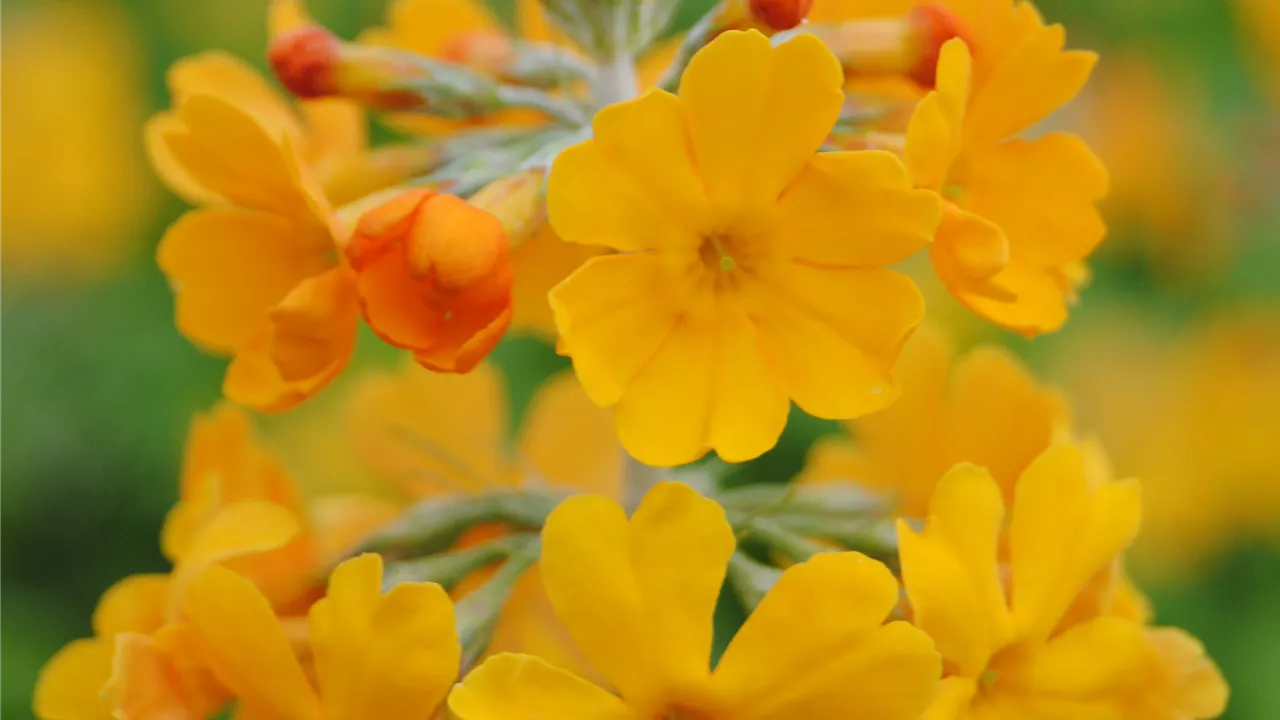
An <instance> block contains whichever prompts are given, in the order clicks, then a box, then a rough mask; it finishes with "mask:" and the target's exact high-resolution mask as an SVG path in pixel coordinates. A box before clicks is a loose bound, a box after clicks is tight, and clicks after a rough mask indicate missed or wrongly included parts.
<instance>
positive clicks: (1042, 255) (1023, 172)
mask: <svg viewBox="0 0 1280 720" xmlns="http://www.w3.org/2000/svg"><path fill="white" fill-rule="evenodd" d="M1107 184H1108V176H1107V169H1106V168H1105V167H1104V166H1103V165H1102V162H1101V161H1100V160H1099V159H1098V158H1097V156H1096V155H1094V154H1093V152H1092V151H1091V150H1090V149H1089V147H1088V146H1087V145H1086V144H1085V143H1084V141H1083V140H1081V139H1080V138H1078V137H1076V136H1074V135H1069V134H1067V133H1049V134H1048V135H1044V136H1042V137H1039V138H1036V139H1035V140H1013V141H1010V142H1007V143H1002V144H1000V145H998V146H996V147H994V148H991V149H989V150H984V151H983V152H982V154H981V155H980V156H979V157H977V158H975V160H974V164H973V171H972V173H971V174H970V175H969V176H968V177H967V178H966V179H965V183H964V196H963V200H962V203H963V205H964V207H965V208H966V209H967V210H969V211H971V212H974V213H976V214H978V215H980V216H982V217H984V218H986V219H987V220H990V221H991V222H993V223H995V224H996V225H998V226H999V227H1000V230H1001V231H1003V232H1004V234H1005V235H1006V236H1008V238H1009V245H1010V250H1009V252H1010V256H1011V257H1012V259H1013V260H1014V261H1015V262H1019V263H1027V264H1031V265H1035V266H1051V267H1054V266H1063V265H1068V264H1070V263H1073V262H1076V261H1079V260H1082V259H1084V258H1085V257H1087V256H1088V255H1089V253H1090V252H1092V251H1093V249H1094V248H1095V247H1096V246H1097V245H1098V243H1100V242H1102V238H1103V236H1104V235H1106V232H1107V228H1106V224H1105V223H1104V222H1103V220H1102V215H1101V214H1100V213H1099V212H1098V209H1097V208H1096V207H1095V206H1094V203H1096V202H1098V201H1099V200H1101V199H1102V198H1103V196H1105V195H1106V194H1107Z"/></svg>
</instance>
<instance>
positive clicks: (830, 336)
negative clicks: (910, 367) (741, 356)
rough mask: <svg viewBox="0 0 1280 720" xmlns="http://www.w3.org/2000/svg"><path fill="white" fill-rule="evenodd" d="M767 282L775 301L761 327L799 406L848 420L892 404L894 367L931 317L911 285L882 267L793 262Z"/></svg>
mask: <svg viewBox="0 0 1280 720" xmlns="http://www.w3.org/2000/svg"><path fill="white" fill-rule="evenodd" d="M763 280H764V282H765V283H766V285H767V288H768V289H767V290H764V291H762V292H767V293H768V295H767V297H769V298H770V300H769V301H768V302H767V303H761V305H760V307H759V308H758V311H757V312H758V314H759V315H758V317H757V318H756V322H757V327H759V328H760V331H761V333H762V334H763V336H764V338H765V340H766V342H767V343H768V345H769V348H770V350H771V351H772V352H773V353H774V355H775V357H776V358H777V359H778V362H779V363H780V365H781V366H782V367H783V369H784V372H785V377H786V382H787V391H788V394H789V395H790V396H791V399H792V400H794V401H795V402H796V404H797V405H799V406H800V407H801V408H802V409H803V410H804V411H805V412H808V413H809V414H811V415H816V416H818V417H822V418H831V419H845V418H853V417H858V416H860V415H865V414H867V413H870V412H874V411H876V410H879V409H882V408H884V407H885V406H887V405H888V404H889V403H891V402H892V401H893V399H894V397H895V395H896V393H897V388H896V385H895V383H894V380H893V364H894V361H895V360H896V358H897V355H898V352H899V349H900V348H901V346H902V343H903V342H904V341H905V340H906V338H907V336H908V335H909V334H910V332H911V330H912V329H913V328H914V327H915V326H916V324H918V323H919V322H920V318H921V316H922V315H923V312H924V302H923V300H922V299H921V296H920V291H919V290H918V289H916V287H915V284H914V283H913V282H912V281H911V280H910V279H909V278H907V277H906V276H904V275H900V274H898V273H894V272H890V271H888V270H881V269H879V268H865V269H864V268H850V269H841V268H822V267H816V266H812V265H807V264H802V263H792V264H789V265H785V266H779V267H777V268H774V269H772V270H771V272H770V274H769V275H768V276H765V277H764V278H763ZM873 308H874V310H873Z"/></svg>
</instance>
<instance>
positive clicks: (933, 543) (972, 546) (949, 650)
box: [898, 463, 1013, 677]
mask: <svg viewBox="0 0 1280 720" xmlns="http://www.w3.org/2000/svg"><path fill="white" fill-rule="evenodd" d="M1003 519H1004V506H1003V504H1002V503H1001V499H1000V489H999V488H998V487H997V486H996V484H995V482H994V481H993V480H992V479H991V475H990V474H989V473H987V471H986V470H983V469H982V468H979V467H976V466H973V465H969V464H967V463H966V464H961V465H957V466H956V467H955V468H954V469H952V470H951V471H950V472H949V473H947V475H946V476H945V477H943V478H942V480H941V481H940V482H939V483H938V487H937V490H935V491H934V494H933V500H932V501H931V502H930V505H929V520H928V522H927V523H926V525H925V530H924V532H923V533H920V534H917V533H915V532H914V531H912V530H911V529H910V527H909V526H908V525H907V524H906V523H905V522H903V521H899V522H898V544H899V553H900V554H901V560H902V578H903V584H904V585H905V586H906V588H907V595H908V597H910V598H911V608H912V613H913V622H915V624H916V625H917V626H919V627H920V628H921V629H923V630H924V631H925V632H927V633H929V635H930V636H931V637H933V639H934V642H936V643H937V645H938V651H939V652H940V653H942V657H943V658H945V659H946V660H947V661H948V662H949V663H951V664H952V665H954V666H955V667H956V668H957V669H958V671H959V672H960V673H961V674H963V675H965V676H967V677H976V676H978V675H979V674H980V673H981V672H982V670H983V668H985V667H986V665H987V661H988V660H990V658H991V656H992V655H994V654H995V653H996V651H998V650H1000V649H1001V648H1002V647H1004V646H1005V645H1006V644H1007V643H1008V642H1009V641H1010V640H1011V639H1012V638H1013V623H1012V620H1011V618H1010V615H1009V610H1008V608H1007V607H1006V605H1005V600H1004V588H1003V587H1002V586H1001V584H1000V575H999V571H998V568H997V564H996V563H997V557H998V555H997V553H998V544H999V539H1000V532H1001V529H1002V521H1003Z"/></svg>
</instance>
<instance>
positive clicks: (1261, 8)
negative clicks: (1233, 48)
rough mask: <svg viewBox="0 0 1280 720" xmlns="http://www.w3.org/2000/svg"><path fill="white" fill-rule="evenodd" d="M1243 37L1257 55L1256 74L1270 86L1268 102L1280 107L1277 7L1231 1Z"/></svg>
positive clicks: (1258, 0)
mask: <svg viewBox="0 0 1280 720" xmlns="http://www.w3.org/2000/svg"><path fill="white" fill-rule="evenodd" d="M1234 5H1235V7H1236V14H1237V15H1238V16H1239V18H1240V25H1241V26H1242V28H1243V30H1244V32H1245V34H1247V35H1251V36H1252V37H1253V39H1254V41H1255V46H1256V49H1257V51H1258V53H1259V54H1260V55H1261V57H1260V60H1261V63H1260V71H1261V73H1262V74H1263V75H1264V78H1263V79H1264V80H1268V81H1270V83H1271V90H1272V98H1273V99H1274V100H1275V102H1276V103H1277V104H1280V4H1277V3H1275V2H1272V0H1235V3H1234Z"/></svg>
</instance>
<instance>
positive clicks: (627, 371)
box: [547, 253, 683, 407]
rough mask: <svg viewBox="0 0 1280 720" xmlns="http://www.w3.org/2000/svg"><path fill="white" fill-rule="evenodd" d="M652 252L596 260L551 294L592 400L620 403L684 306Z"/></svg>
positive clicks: (576, 369) (559, 324) (563, 334)
mask: <svg viewBox="0 0 1280 720" xmlns="http://www.w3.org/2000/svg"><path fill="white" fill-rule="evenodd" d="M670 283H671V281H670V279H669V277H668V275H667V273H666V270H665V268H664V267H663V264H662V260H661V259H660V258H659V257H658V256H657V255H654V254H650V253H634V254H627V255H607V256H602V257H597V258H592V259H591V260H588V261H587V262H586V263H584V264H583V265H582V267H580V268H578V270H577V271H576V272H574V273H573V274H572V275H570V276H569V277H568V278H566V279H565V281H564V282H562V283H560V284H559V285H557V286H556V287H555V288H554V289H553V290H552V291H551V293H550V294H549V295H548V298H547V299H548V300H549V301H550V303H551V307H552V309H553V310H554V311H555V316H556V326H557V327H558V328H559V330H560V337H561V339H562V340H563V341H564V342H565V343H566V344H567V346H568V349H569V352H570V354H572V356H573V369H574V372H575V373H577V375H578V380H579V381H581V382H582V388H583V390H585V391H586V393H587V396H588V397H590V398H591V400H592V402H594V403H596V404H597V405H600V406H601V407H608V406H610V405H613V404H615V403H617V402H618V399H619V398H621V397H622V395H623V392H624V391H625V390H626V388H627V386H628V385H629V384H630V383H631V381H632V380H633V379H634V378H635V376H636V373H638V372H639V371H640V369H641V368H642V367H644V365H645V363H646V362H648V360H649V358H650V357H651V356H652V355H653V353H654V352H655V351H656V350H657V349H658V347H659V346H660V345H661V344H662V343H663V341H664V340H666V338H667V335H668V334H670V332H671V330H672V328H673V327H674V326H675V323H676V318H677V317H678V316H679V315H680V313H681V312H682V310H683V308H682V307H681V304H680V302H679V301H678V298H677V297H676V296H675V294H674V293H672V292H671V288H670Z"/></svg>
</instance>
